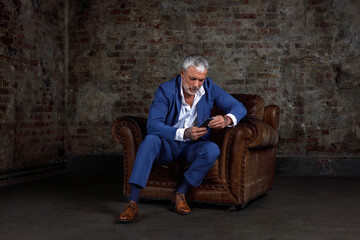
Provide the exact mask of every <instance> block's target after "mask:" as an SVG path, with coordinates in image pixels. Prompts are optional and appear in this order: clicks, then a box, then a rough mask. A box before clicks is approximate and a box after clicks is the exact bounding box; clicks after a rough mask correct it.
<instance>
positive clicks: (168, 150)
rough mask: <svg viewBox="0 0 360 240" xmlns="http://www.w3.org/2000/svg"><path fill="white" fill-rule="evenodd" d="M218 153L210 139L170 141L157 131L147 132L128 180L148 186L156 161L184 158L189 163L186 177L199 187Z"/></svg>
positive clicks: (217, 148) (163, 161)
mask: <svg viewBox="0 0 360 240" xmlns="http://www.w3.org/2000/svg"><path fill="white" fill-rule="evenodd" d="M219 154H220V149H219V147H218V146H217V145H216V144H215V143H213V142H211V141H205V140H198V141H188V142H181V141H175V140H174V141H168V140H166V139H164V138H160V137H159V136H157V135H147V136H146V137H145V138H144V140H143V141H142V143H141V144H140V147H139V150H138V151H137V153H136V157H135V163H134V167H133V170H132V173H131V177H130V180H129V183H132V184H137V185H139V186H141V187H142V188H145V186H146V182H147V180H148V177H149V174H150V171H151V168H152V165H153V163H154V162H156V163H160V164H164V163H168V162H171V161H185V162H187V163H190V167H189V168H188V169H187V170H186V172H185V173H184V177H185V179H186V180H187V181H188V182H189V183H190V184H191V185H192V186H195V187H196V186H199V185H200V184H201V182H202V180H203V178H204V177H205V175H206V174H207V173H208V171H209V170H210V169H211V168H212V166H213V165H214V163H215V161H216V159H217V158H218V156H219Z"/></svg>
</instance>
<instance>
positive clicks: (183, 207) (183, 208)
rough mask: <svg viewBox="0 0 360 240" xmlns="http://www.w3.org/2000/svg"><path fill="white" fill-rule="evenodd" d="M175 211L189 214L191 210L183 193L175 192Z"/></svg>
mask: <svg viewBox="0 0 360 240" xmlns="http://www.w3.org/2000/svg"><path fill="white" fill-rule="evenodd" d="M175 211H176V212H177V213H179V214H181V215H188V214H190V212H191V209H190V208H189V206H188V205H187V203H186V199H185V195H184V194H183V193H175Z"/></svg>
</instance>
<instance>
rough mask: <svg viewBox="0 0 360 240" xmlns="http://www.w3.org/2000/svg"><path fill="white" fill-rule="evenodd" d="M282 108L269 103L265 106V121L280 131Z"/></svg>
mask: <svg viewBox="0 0 360 240" xmlns="http://www.w3.org/2000/svg"><path fill="white" fill-rule="evenodd" d="M279 119H280V108H279V106H277V105H268V106H266V107H265V112H264V121H265V122H267V123H269V124H270V125H271V126H272V127H273V128H274V129H275V130H276V132H278V131H279Z"/></svg>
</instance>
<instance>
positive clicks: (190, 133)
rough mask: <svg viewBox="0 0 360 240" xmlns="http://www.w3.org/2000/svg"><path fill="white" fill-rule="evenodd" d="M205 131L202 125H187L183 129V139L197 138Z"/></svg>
mask: <svg viewBox="0 0 360 240" xmlns="http://www.w3.org/2000/svg"><path fill="white" fill-rule="evenodd" d="M206 133H207V129H206V128H204V127H202V128H198V127H189V128H187V129H185V132H184V139H190V140H197V139H198V138H200V137H202V136H204V135H205V134H206Z"/></svg>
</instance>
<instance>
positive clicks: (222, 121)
mask: <svg viewBox="0 0 360 240" xmlns="http://www.w3.org/2000/svg"><path fill="white" fill-rule="evenodd" d="M213 118H214V119H213V120H211V121H210V123H209V127H210V128H216V129H221V128H225V127H226V126H227V125H229V124H231V123H232V120H231V118H229V117H225V116H221V115H217V116H215V117H213Z"/></svg>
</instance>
